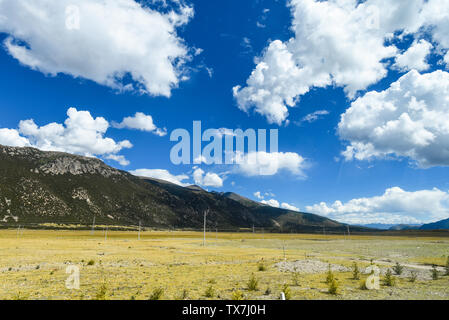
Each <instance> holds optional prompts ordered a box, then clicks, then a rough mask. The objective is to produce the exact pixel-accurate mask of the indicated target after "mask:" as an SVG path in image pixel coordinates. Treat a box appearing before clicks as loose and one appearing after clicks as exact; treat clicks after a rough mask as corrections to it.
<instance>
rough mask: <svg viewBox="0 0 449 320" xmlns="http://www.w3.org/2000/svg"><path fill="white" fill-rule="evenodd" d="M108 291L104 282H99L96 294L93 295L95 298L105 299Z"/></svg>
mask: <svg viewBox="0 0 449 320" xmlns="http://www.w3.org/2000/svg"><path fill="white" fill-rule="evenodd" d="M107 292H108V286H107V285H106V283H105V282H103V283H102V284H101V286H100V287H99V288H98V291H97V294H96V295H95V300H106V294H107Z"/></svg>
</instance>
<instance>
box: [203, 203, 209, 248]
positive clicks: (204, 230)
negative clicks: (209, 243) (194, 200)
mask: <svg viewBox="0 0 449 320" xmlns="http://www.w3.org/2000/svg"><path fill="white" fill-rule="evenodd" d="M208 211H209V210H204V228H203V232H204V237H203V247H205V246H206V216H207V212H208Z"/></svg>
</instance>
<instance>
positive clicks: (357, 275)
mask: <svg viewBox="0 0 449 320" xmlns="http://www.w3.org/2000/svg"><path fill="white" fill-rule="evenodd" d="M352 279H354V280H360V270H359V266H358V265H357V263H356V262H354V264H353V265H352Z"/></svg>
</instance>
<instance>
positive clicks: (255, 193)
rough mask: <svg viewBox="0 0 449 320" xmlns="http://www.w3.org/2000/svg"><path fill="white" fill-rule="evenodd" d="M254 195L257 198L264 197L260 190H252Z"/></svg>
mask: <svg viewBox="0 0 449 320" xmlns="http://www.w3.org/2000/svg"><path fill="white" fill-rule="evenodd" d="M254 196H255V197H256V198H257V199H259V200H262V199H263V198H264V196H263V195H262V194H261V193H260V191H256V192H254Z"/></svg>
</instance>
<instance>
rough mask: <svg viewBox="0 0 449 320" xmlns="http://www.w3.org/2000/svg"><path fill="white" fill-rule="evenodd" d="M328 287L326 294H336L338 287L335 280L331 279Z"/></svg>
mask: <svg viewBox="0 0 449 320" xmlns="http://www.w3.org/2000/svg"><path fill="white" fill-rule="evenodd" d="M328 287H329V289H328V292H329V293H330V294H333V295H336V294H338V287H339V285H338V282H337V280H335V278H334V279H332V281H331V282H330V283H329V284H328Z"/></svg>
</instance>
